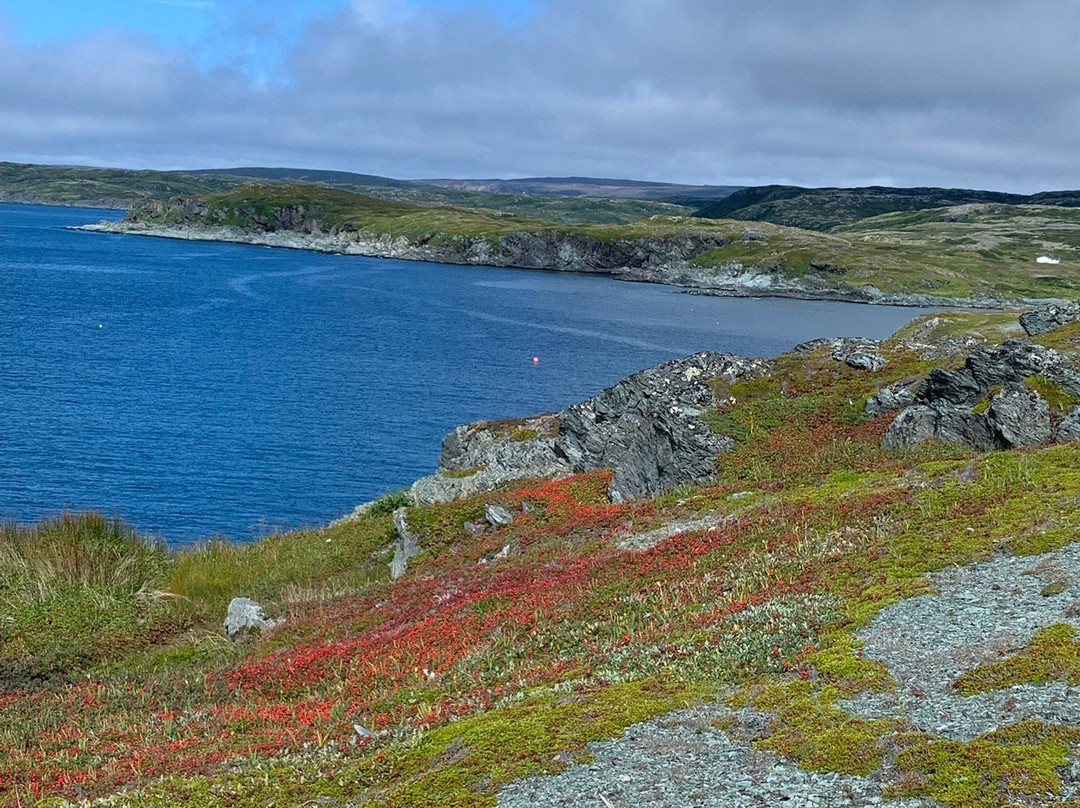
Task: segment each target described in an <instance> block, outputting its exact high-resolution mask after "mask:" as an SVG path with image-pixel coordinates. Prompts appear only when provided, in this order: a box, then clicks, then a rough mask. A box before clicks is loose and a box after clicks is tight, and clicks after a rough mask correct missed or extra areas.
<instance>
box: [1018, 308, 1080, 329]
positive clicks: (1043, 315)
mask: <svg viewBox="0 0 1080 808" xmlns="http://www.w3.org/2000/svg"><path fill="white" fill-rule="evenodd" d="M1078 321H1080V303H1077V302H1069V303H1051V304H1049V305H1046V306H1039V307H1038V308H1037V309H1033V310H1032V311H1026V312H1024V313H1023V314H1021V315H1020V325H1021V326H1023V328H1024V331H1026V332H1027V333H1028V336H1032V337H1037V336H1038V335H1039V334H1045V333H1046V332H1047V331H1053V330H1054V329H1055V328H1058V327H1060V326H1063V325H1066V324H1068V323H1075V322H1078Z"/></svg>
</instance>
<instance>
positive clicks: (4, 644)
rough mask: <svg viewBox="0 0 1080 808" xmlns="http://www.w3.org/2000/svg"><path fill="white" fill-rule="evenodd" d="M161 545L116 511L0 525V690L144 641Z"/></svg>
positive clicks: (162, 566)
mask: <svg viewBox="0 0 1080 808" xmlns="http://www.w3.org/2000/svg"><path fill="white" fill-rule="evenodd" d="M171 563H172V562H171V558H170V555H169V552H168V550H167V549H166V548H165V547H164V545H162V544H161V543H160V542H157V541H153V540H149V539H146V538H144V537H142V536H140V535H139V534H138V533H136V532H135V531H134V530H133V529H132V528H130V527H129V526H127V525H125V524H124V523H123V522H121V521H119V520H117V519H108V518H106V517H105V516H103V515H101V514H99V513H93V512H91V513H81V514H69V513H65V514H63V515H61V516H58V517H55V518H51V519H45V520H42V521H41V522H39V523H38V524H36V525H33V526H21V525H17V524H13V523H7V524H5V525H3V527H2V528H0V692H2V691H3V690H7V689H11V688H13V687H18V686H21V684H22V683H24V682H26V681H28V680H33V679H40V678H43V677H52V676H55V675H57V674H60V673H73V672H75V671H76V670H77V669H78V668H80V667H82V666H83V665H85V664H87V663H90V662H93V661H95V660H96V659H99V658H100V657H101V656H103V655H104V654H106V653H108V652H110V651H113V650H116V649H122V648H126V647H131V646H132V645H134V644H138V643H141V642H143V641H145V638H146V637H147V635H148V632H149V630H150V624H151V618H152V615H153V612H154V607H155V605H156V603H157V602H158V601H159V600H160V598H161V596H162V593H161V592H160V591H159V587H160V584H161V581H162V579H163V577H164V575H165V574H166V572H167V570H168V568H169V566H170V565H171Z"/></svg>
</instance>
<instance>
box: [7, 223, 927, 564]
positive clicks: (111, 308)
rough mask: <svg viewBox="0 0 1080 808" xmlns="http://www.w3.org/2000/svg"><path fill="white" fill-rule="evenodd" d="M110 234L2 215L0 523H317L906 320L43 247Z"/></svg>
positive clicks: (621, 288) (583, 278)
mask: <svg viewBox="0 0 1080 808" xmlns="http://www.w3.org/2000/svg"><path fill="white" fill-rule="evenodd" d="M119 215H120V214H119V213H117V212H116V211H101V210H88V209H72V208H50V207H37V206H19V205H0V256H2V261H0V417H2V420H0V517H2V518H13V519H17V520H19V521H32V520H35V519H37V518H39V517H41V516H44V515H49V514H53V513H56V512H58V511H59V510H61V509H62V508H72V509H85V508H95V509H99V510H103V511H105V512H106V513H108V514H117V515H120V516H121V517H123V518H124V519H126V520H128V521H130V522H131V523H133V524H135V525H136V526H137V527H139V528H140V529H141V530H144V531H146V532H149V533H154V534H157V535H159V536H162V537H163V538H165V539H166V540H168V541H170V542H173V543H183V542H188V541H192V540H196V539H200V538H209V537H212V536H229V537H231V538H235V539H250V538H254V537H258V536H260V535H263V534H265V533H268V532H271V531H274V530H278V529H286V528H293V527H299V526H310V525H317V524H322V523H325V522H327V521H329V520H331V519H333V518H335V517H337V516H339V515H341V514H342V513H345V512H347V511H350V510H351V509H352V508H353V506H355V505H356V504H357V503H359V502H362V501H365V500H368V499H373V498H375V497H377V496H380V495H381V494H383V493H385V492H387V491H391V490H396V489H398V488H402V487H404V486H406V485H408V484H409V483H410V482H411V481H412V480H414V479H416V478H417V477H419V476H421V475H424V474H428V473H430V472H431V471H432V470H433V469H434V467H435V464H436V462H437V460H438V453H439V447H440V441H441V439H442V436H443V435H444V434H446V433H447V432H448V431H449V430H450V429H452V428H453V427H454V426H455V425H456V424H459V423H463V422H466V421H474V420H478V419H490V418H504V417H510V416H518V415H526V414H531V413H537V412H545V411H551V410H557V409H560V408H562V407H565V406H566V405H568V404H571V403H573V402H575V401H578V400H580V399H582V398H585V397H587V396H590V395H593V394H594V393H596V392H598V391H599V390H600V389H602V388H603V387H606V386H608V385H610V384H613V383H614V382H616V381H618V380H619V379H620V378H622V377H624V376H626V375H628V374H629V373H632V372H634V371H636V370H639V369H641V368H644V367H648V366H651V365H655V364H658V363H660V362H662V361H664V360H667V359H670V358H673V357H677V356H683V355H686V354H690V353H693V352H695V351H699V350H703V349H710V350H721V351H732V352H735V353H743V354H750V355H772V354H776V353H780V352H782V351H784V350H787V349H789V348H791V347H792V346H793V345H795V344H796V343H798V342H800V341H803V340H806V339H811V338H814V337H821V336H841V335H862V336H869V337H883V336H886V335H888V334H890V333H892V332H893V331H894V330H895V329H896V328H898V327H899V326H900V325H902V324H903V323H905V322H906V321H907V320H909V319H910V318H911V317H913V316H915V315H916V314H918V313H919V311H918V310H914V309H901V308H891V307H874V306H858V305H850V304H840V303H825V302H806V301H793V300H746V299H725V298H713V297H697V296H691V295H686V294H683V293H681V292H679V291H678V290H676V289H672V288H668V287H663V286H655V285H648V284H633V283H621V282H618V281H613V280H610V279H608V278H604V277H597V276H590V275H578V274H571V273H554V272H537V271H522V270H504V269H490V268H478V267H459V266H449V265H442V264H422V263H412V262H405V261H387V260H378V259H367V258H357V257H349V256H333V255H319V254H312V253H304V252H296V251H291V250H274V249H267V248H261V247H250V246H243V245H232V244H211V243H194V242H183V241H170V240H166V239H154V238H142V237H135V236H115V235H102V234H93V233H81V232H74V231H70V230H64V229H62V228H63V227H64V226H66V225H77V224H84V223H88V222H95V221H100V220H101V219H103V218H115V217H118V216H119ZM534 356H536V357H539V359H540V362H539V364H534V363H533V357H534Z"/></svg>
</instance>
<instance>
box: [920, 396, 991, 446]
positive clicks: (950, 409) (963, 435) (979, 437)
mask: <svg viewBox="0 0 1080 808" xmlns="http://www.w3.org/2000/svg"><path fill="white" fill-rule="evenodd" d="M934 409H935V410H937V414H938V417H937V428H936V430H935V435H934V437H936V438H937V439H938V440H939V441H941V442H942V443H951V444H955V445H957V446H970V447H971V448H972V449H976V450H978V451H980V452H990V451H993V450H994V449H996V448H998V447H997V441H996V439H995V437H994V432H993V430H992V429H991V428H990V423H989V420H988V419H987V417H986V414H985V413H980V412H974V411H973V410H972V409H971V408H970V407H960V406H957V405H955V404H946V403H942V404H938V405H937V406H935V407H934Z"/></svg>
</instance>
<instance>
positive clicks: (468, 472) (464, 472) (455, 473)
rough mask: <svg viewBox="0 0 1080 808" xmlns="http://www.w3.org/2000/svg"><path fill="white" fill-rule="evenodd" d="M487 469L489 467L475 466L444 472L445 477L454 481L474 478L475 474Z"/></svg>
mask: <svg viewBox="0 0 1080 808" xmlns="http://www.w3.org/2000/svg"><path fill="white" fill-rule="evenodd" d="M486 468H487V465H483V466H473V467H472V468H467V469H451V470H449V471H444V472H442V475H443V476H444V477H449V478H450V479H452V480H464V479H465V478H466V477H472V476H473V475H474V474H477V473H478V472H481V471H483V470H484V469H486Z"/></svg>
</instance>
